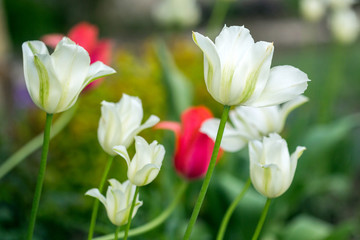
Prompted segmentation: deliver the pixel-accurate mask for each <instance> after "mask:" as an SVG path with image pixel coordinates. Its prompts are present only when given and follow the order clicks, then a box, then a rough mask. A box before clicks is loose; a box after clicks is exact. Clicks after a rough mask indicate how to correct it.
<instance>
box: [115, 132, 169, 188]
mask: <svg viewBox="0 0 360 240" xmlns="http://www.w3.org/2000/svg"><path fill="white" fill-rule="evenodd" d="M135 149H136V153H135V155H134V157H133V159H132V160H130V157H129V154H128V152H127V150H126V148H125V146H116V147H114V151H115V152H116V153H117V154H119V155H120V156H122V157H123V158H124V159H125V161H126V163H127V165H128V171H127V176H128V178H129V180H130V182H131V183H132V184H134V185H137V186H144V185H147V184H149V183H151V182H152V181H153V180H154V179H155V178H156V176H157V175H158V173H159V171H160V168H161V165H162V161H163V159H164V155H165V148H164V147H163V145H161V144H158V143H157V141H153V142H152V143H151V144H150V145H149V144H148V143H147V142H146V141H145V139H143V138H142V137H139V136H138V137H135Z"/></svg>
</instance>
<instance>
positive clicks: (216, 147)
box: [184, 105, 230, 240]
mask: <svg viewBox="0 0 360 240" xmlns="http://www.w3.org/2000/svg"><path fill="white" fill-rule="evenodd" d="M229 110H230V106H227V105H224V110H223V113H222V116H221V120H220V125H219V129H218V132H217V135H216V140H215V144H214V149H213V153H212V155H211V160H210V163H209V167H208V170H207V172H206V176H205V179H204V182H203V184H202V186H201V189H200V192H199V196H198V199H197V201H196V203H195V207H194V209H193V212H192V215H191V218H190V220H189V223H188V226H187V229H186V232H185V235H184V240H187V239H190V235H191V232H192V229H193V227H194V225H195V222H196V219H197V217H198V215H199V212H200V209H201V205H202V203H203V201H204V198H205V195H206V191H207V189H208V187H209V184H210V180H211V176H212V173H213V171H214V168H215V165H216V159H217V156H218V153H219V149H220V143H221V139H222V136H223V133H224V129H225V124H226V121H227V118H228V115H229Z"/></svg>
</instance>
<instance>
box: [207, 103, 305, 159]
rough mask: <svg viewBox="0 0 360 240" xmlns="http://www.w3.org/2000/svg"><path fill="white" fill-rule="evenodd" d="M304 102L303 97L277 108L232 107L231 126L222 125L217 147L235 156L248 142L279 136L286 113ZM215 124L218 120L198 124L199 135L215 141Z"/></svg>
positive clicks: (216, 127) (217, 126)
mask: <svg viewBox="0 0 360 240" xmlns="http://www.w3.org/2000/svg"><path fill="white" fill-rule="evenodd" d="M307 101H308V98H307V97H305V96H299V97H297V98H295V99H294V100H292V101H289V102H287V103H285V104H283V105H281V106H279V105H277V106H271V107H262V108H256V107H247V106H238V107H236V108H235V109H234V110H231V111H230V113H229V115H230V116H229V118H230V120H231V123H232V125H230V124H229V123H226V125H225V130H224V135H223V139H222V141H221V147H222V148H223V149H224V150H225V151H228V152H236V151H239V150H241V149H242V148H243V147H244V146H245V145H246V144H247V143H248V142H249V141H251V140H260V139H261V138H262V137H263V136H267V135H268V134H270V133H274V132H275V133H280V132H281V131H282V130H283V129H284V126H285V121H286V118H287V116H288V115H289V113H290V112H291V111H292V110H294V109H295V108H297V107H299V106H301V105H302V104H304V103H305V102H307ZM219 124H220V119H216V118H212V119H208V120H206V121H205V122H204V123H203V124H202V126H201V130H200V131H201V132H203V133H205V134H207V135H208V136H209V137H210V138H211V139H213V140H215V138H216V133H217V130H218V128H219Z"/></svg>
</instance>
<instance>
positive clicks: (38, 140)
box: [0, 104, 77, 179]
mask: <svg viewBox="0 0 360 240" xmlns="http://www.w3.org/2000/svg"><path fill="white" fill-rule="evenodd" d="M76 106H77V104H76V105H75V106H74V107H72V108H70V109H69V110H68V111H66V112H64V113H63V114H61V116H60V117H59V118H58V119H57V121H56V122H55V123H54V124H53V126H52V128H51V133H50V139H52V138H53V137H55V136H56V135H57V134H58V133H59V132H61V130H62V129H63V128H64V127H65V126H66V125H67V124H68V123H69V122H70V120H71V119H72V118H73V116H74V113H75V112H76V111H75V110H76V108H77V107H76ZM43 138H44V133H40V134H39V135H37V136H36V137H34V138H33V139H31V140H30V141H29V142H28V143H26V144H25V145H24V146H22V147H21V148H20V149H19V150H17V151H16V152H15V153H14V154H13V155H11V156H10V157H9V158H8V159H6V160H5V161H4V163H3V164H2V165H1V166H0V179H1V178H2V177H4V176H5V175H6V174H7V173H8V172H10V171H11V170H12V169H13V168H14V167H16V166H17V165H18V164H19V163H21V162H22V161H23V160H24V159H26V157H27V156H29V155H30V154H31V153H33V152H34V151H35V150H36V149H38V148H40V147H41V144H42V143H43Z"/></svg>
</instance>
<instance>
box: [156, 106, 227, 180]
mask: <svg viewBox="0 0 360 240" xmlns="http://www.w3.org/2000/svg"><path fill="white" fill-rule="evenodd" d="M209 118H213V115H212V113H211V112H210V110H209V109H208V108H206V107H203V106H200V107H191V108H189V109H187V110H185V111H184V112H183V113H182V115H181V123H178V122H167V121H165V122H160V123H158V124H157V125H155V128H157V129H169V130H172V131H174V133H175V138H176V149H175V157H174V158H175V169H176V171H177V172H178V173H179V174H180V175H181V176H183V177H185V178H187V179H196V178H201V177H203V176H204V175H205V174H206V171H207V169H208V166H209V163H210V158H211V155H212V151H213V148H214V142H213V140H212V139H211V138H209V137H208V136H207V135H205V134H203V133H201V132H200V131H199V130H200V127H201V125H202V123H203V122H204V121H205V120H207V119H209ZM221 154H222V151H220V153H219V156H220V155H221ZM219 156H218V159H219Z"/></svg>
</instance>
